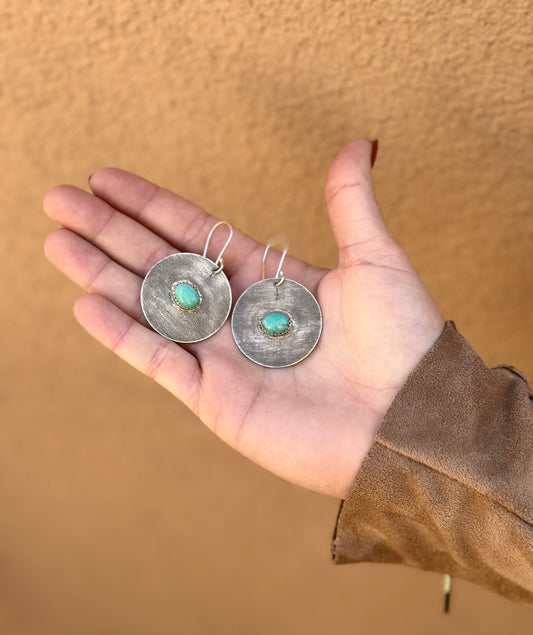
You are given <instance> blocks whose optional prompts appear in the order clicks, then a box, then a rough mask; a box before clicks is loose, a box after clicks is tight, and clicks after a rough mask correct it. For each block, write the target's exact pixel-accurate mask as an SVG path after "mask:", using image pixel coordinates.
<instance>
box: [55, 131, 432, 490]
mask: <svg viewBox="0 0 533 635" xmlns="http://www.w3.org/2000/svg"><path fill="white" fill-rule="evenodd" d="M370 154H371V145H370V143H369V142H368V141H366V140H356V141H354V142H352V143H350V144H349V145H348V146H346V147H345V148H344V149H343V150H342V151H341V152H340V154H339V155H338V156H337V157H336V159H335V161H334V162H333V165H332V167H331V169H330V171H329V174H328V178H327V181H326V191H325V193H326V202H327V205H328V211H329V214H330V218H331V224H332V227H333V231H334V233H335V236H336V239H337V243H338V247H339V265H338V267H337V268H335V269H333V270H331V271H329V270H325V269H320V268H317V267H313V266H310V265H307V264H305V263H303V262H301V261H298V260H295V259H291V258H290V257H288V258H287V260H286V261H285V264H284V272H285V276H286V277H287V278H292V279H294V280H296V281H297V282H300V283H301V284H303V285H304V286H306V287H307V288H308V289H309V290H310V291H311V292H312V293H313V294H314V295H315V296H316V297H317V299H318V301H319V304H320V306H321V309H322V313H323V320H324V326H323V333H322V337H321V339H320V341H319V343H318V346H317V348H316V349H315V351H313V353H312V354H311V355H310V356H309V357H307V358H306V359H305V360H303V361H302V362H301V363H299V364H297V365H295V366H292V367H289V368H283V369H268V368H263V367H260V366H257V365H255V364H253V363H252V362H251V361H249V360H248V359H247V358H245V357H244V356H243V355H242V354H241V353H240V351H239V350H238V349H237V347H236V345H235V342H234V341H233V337H232V334H231V327H230V324H229V322H227V323H226V324H225V325H224V326H223V327H222V329H221V330H220V331H219V332H218V333H216V334H215V335H214V336H213V337H211V338H209V339H207V340H205V341H203V342H200V343H198V344H192V345H189V346H180V345H178V344H175V343H173V342H171V341H169V340H166V339H164V338H163V337H161V336H160V335H158V334H157V333H155V332H154V331H152V330H151V329H150V328H149V327H148V326H147V323H146V321H145V319H144V316H143V314H142V311H141V307H140V301H139V295H140V289H141V284H142V280H143V277H144V275H145V274H146V272H147V271H148V269H149V268H150V267H151V266H152V265H153V264H154V263H155V262H157V261H158V260H160V259H161V258H163V257H164V256H167V255H169V254H171V253H176V252H177V251H178V250H179V251H188V252H194V253H201V252H202V250H203V246H204V242H205V239H206V236H207V234H208V232H209V230H210V228H211V227H212V226H213V225H214V224H215V222H216V220H217V219H215V218H213V217H212V216H210V215H209V214H207V213H206V212H204V211H203V210H201V209H199V208H198V207H196V206H195V205H193V204H192V203H190V202H189V201H186V200H185V199H183V198H181V197H179V196H177V195H175V194H172V193H171V192H168V191H166V190H163V189H161V188H158V187H157V186H156V185H154V184H152V183H150V182H148V181H146V180H144V179H141V178H139V177H137V176H135V175H133V174H130V173H128V172H124V171H122V170H118V169H115V168H105V169H102V170H99V171H98V172H96V173H95V174H94V175H93V176H92V177H91V181H90V185H91V188H92V190H93V192H94V195H93V194H89V193H87V192H84V191H83V190H80V189H78V188H75V187H72V186H58V187H56V188H54V189H52V190H51V191H50V192H48V194H47V195H46V197H45V199H44V209H45V211H46V212H47V213H48V215H49V216H50V217H51V218H53V219H54V220H56V221H58V222H59V223H60V224H61V225H63V227H62V228H61V229H58V230H56V231H54V232H52V233H51V234H50V235H49V236H48V237H47V240H46V244H45V252H46V255H47V257H48V258H49V259H50V261H51V262H52V263H53V264H54V265H55V266H56V267H57V268H58V269H60V270H61V271H62V272H63V273H65V274H66V275H67V276H69V277H70V278H71V279H73V280H74V281H75V282H77V283H78V284H79V285H80V286H82V287H83V288H84V289H85V290H87V291H89V293H88V294H87V295H84V296H83V297H81V298H80V299H79V300H78V301H77V302H76V304H75V307H74V311H75V315H76V317H77V319H78V320H79V322H80V323H81V324H82V326H83V327H84V328H86V329H87V331H88V332H89V333H90V334H91V335H93V336H94V337H95V338H96V339H97V340H98V341H100V342H101V343H102V344H104V346H107V347H108V348H110V349H111V350H112V351H114V352H115V353H116V354H117V355H119V356H120V357H122V358H123V359H125V360H126V361H127V362H129V363H130V364H131V365H133V366H134V367H135V368H137V369H139V370H140V371H141V372H143V373H145V374H146V375H148V376H149V377H152V378H153V379H155V380H156V381H157V382H159V383H160V384H161V385H162V386H164V387H165V388H166V389H168V390H169V391H170V392H171V393H172V394H174V395H175V396H176V397H177V398H178V399H180V400H181V401H183V402H184V403H185V404H186V405H187V406H188V407H189V408H190V409H191V410H192V411H193V412H194V413H195V414H197V415H198V416H199V417H200V419H201V420H202V421H203V422H204V423H205V424H206V425H207V426H209V428H211V429H212V430H213V432H215V433H216V434H217V435H218V436H219V437H220V438H222V439H223V440H224V441H226V442H227V443H228V444H230V445H231V446H232V447H234V448H236V449H237V450H238V451H239V452H241V453H242V454H244V455H245V456H247V457H249V458H250V459H252V460H254V461H255V462H257V463H259V464H260V465H263V466H264V467H266V468H267V469H269V470H270V471H272V472H274V473H276V474H278V475H280V476H282V477H284V478H286V479H287V480H290V481H292V482H293V483H297V484H299V485H302V486H304V487H308V488H310V489H312V490H315V491H318V492H322V493H326V494H330V495H332V496H337V497H341V498H343V497H345V496H346V494H347V492H348V490H349V487H350V485H351V483H352V481H353V479H354V477H355V475H356V474H357V471H358V469H359V467H360V465H361V463H362V461H363V459H364V457H365V455H366V453H367V452H368V450H369V448H370V446H371V445H372V442H373V439H374V436H375V433H376V431H377V429H378V428H379V425H380V422H381V421H382V419H383V417H384V415H385V413H386V411H387V410H388V408H389V406H390V404H391V403H392V401H393V399H394V397H395V395H396V394H397V392H398V391H399V389H400V388H401V386H402V385H403V383H404V382H405V380H406V379H407V376H408V375H409V373H410V372H411V371H412V370H413V368H414V367H415V366H416V365H417V363H418V362H419V361H420V359H421V358H422V357H423V355H424V354H425V353H426V352H427V351H428V350H429V348H430V347H431V345H432V344H433V342H434V341H435V340H436V339H437V337H438V336H439V334H440V332H441V330H442V328H443V326H444V321H443V319H442V317H441V316H440V314H439V311H438V309H437V307H436V305H435V303H434V302H433V300H432V298H431V296H430V295H429V293H428V291H427V290H426V288H425V286H424V285H423V283H422V281H421V280H420V278H419V277H418V275H417V273H416V271H415V270H414V269H413V267H412V265H411V264H410V262H409V260H408V258H407V256H406V255H405V253H404V252H403V251H402V250H401V249H400V247H399V246H398V245H397V244H396V243H395V242H394V240H393V239H392V237H391V236H390V234H389V233H388V232H387V229H386V227H385V225H384V222H383V220H382V217H381V214H380V212H379V208H378V206H377V203H376V201H375V198H374V194H373V190H372V184H371V178H370V169H371V166H370ZM223 233H224V232H220V234H218V235H217V234H215V235H214V236H213V240H212V247H211V248H210V253H209V254H208V256H210V257H211V258H214V257H215V256H216V254H217V253H218V252H217V249H218V248H220V246H221V244H222V242H223V240H224V236H223V235H222V234H223ZM211 249H212V252H211ZM263 250H264V246H263V245H260V244H259V243H257V242H256V241H254V240H253V239H252V238H250V237H248V236H245V235H244V234H242V233H240V232H236V233H235V236H234V239H233V241H232V243H231V244H230V246H229V247H228V250H227V251H226V253H225V255H224V270H225V272H226V274H227V276H228V278H229V280H230V284H231V287H232V290H233V295H234V298H237V297H238V296H239V295H240V294H241V293H242V292H243V291H244V290H245V289H246V288H247V287H248V286H249V285H251V284H253V283H254V282H256V281H257V280H258V279H259V277H260V272H261V259H262V255H263ZM273 261H274V257H273ZM273 266H274V265H273ZM271 275H273V273H272V274H271Z"/></svg>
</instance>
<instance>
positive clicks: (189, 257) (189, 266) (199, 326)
mask: <svg viewBox="0 0 533 635" xmlns="http://www.w3.org/2000/svg"><path fill="white" fill-rule="evenodd" d="M216 269H217V265H216V264H215V263H214V262H213V261H212V260H209V258H204V257H203V256H200V255H199V254H189V253H183V254H172V255H171V256H167V257H166V258H163V259H162V260H159V262H156V263H155V265H154V266H153V267H152V268H151V269H150V271H148V273H147V274H146V276H145V278H144V281H143V284H142V287H141V307H142V311H143V313H144V317H145V318H146V320H147V322H148V324H150V326H151V327H152V328H153V329H154V331H157V332H158V333H159V334H160V335H162V336H163V337H166V338H167V339H169V340H172V341H174V342H178V343H180V344H191V343H193V342H201V341H202V340H205V339H207V338H208V337H211V335H214V334H215V333H216V332H217V331H218V330H219V329H220V328H221V327H222V325H223V324H224V322H225V321H226V320H227V319H228V315H229V312H230V309H231V287H230V285H229V282H228V279H227V278H226V274H225V273H224V272H223V271H221V270H219V271H218V273H215V270H216ZM177 282H189V283H190V284H192V285H193V286H194V287H196V289H197V291H198V292H199V294H200V298H201V302H200V304H199V305H198V307H196V308H195V309H193V310H186V309H182V308H180V306H179V305H178V303H177V302H176V300H175V299H174V295H173V288H174V286H175V284H176V283H177Z"/></svg>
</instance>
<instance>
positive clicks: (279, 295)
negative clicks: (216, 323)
mask: <svg viewBox="0 0 533 635" xmlns="http://www.w3.org/2000/svg"><path fill="white" fill-rule="evenodd" d="M270 247H271V245H270V243H269V244H268V245H267V246H266V249H265V253H264V254H263V277H262V280H260V281H259V282H256V283H255V284H253V285H252V286H251V287H249V288H248V289H246V291H244V293H243V294H242V295H241V297H240V298H239V299H238V300H237V303H236V304H235V308H234V309H233V315H232V318H231V329H232V331H233V338H234V339H235V343H236V344H237V346H238V347H239V349H240V350H241V352H242V353H243V354H244V355H246V357H248V359H250V360H252V362H255V363H256V364H259V365H260V366H266V367H267V368H284V367H285V366H292V365H293V364H297V363H298V362H301V361H302V359H304V358H305V357H307V356H308V355H309V353H311V351H312V350H313V349H314V348H315V346H316V345H317V343H318V340H319V339H320V334H321V332H322V312H321V311H320V307H319V305H318V302H317V301H316V299H315V297H314V296H313V294H312V293H311V292H310V291H308V290H307V289H306V288H305V287H304V286H303V285H301V284H299V283H298V282H295V281H294V280H288V279H287V278H285V276H284V275H283V271H282V270H281V267H282V265H283V261H284V259H285V256H286V255H287V249H284V250H283V254H282V256H281V259H280V262H279V266H278V270H277V271H276V276H275V277H274V278H267V279H265V261H266V257H267V254H268V250H269V249H270Z"/></svg>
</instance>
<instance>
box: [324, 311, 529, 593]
mask: <svg viewBox="0 0 533 635" xmlns="http://www.w3.org/2000/svg"><path fill="white" fill-rule="evenodd" d="M332 549H333V560H334V562H335V563H337V564H342V563H346V562H389V563H401V564H405V565H409V566H412V567H417V568H419V569H428V570H431V571H438V572H441V573H448V574H450V575H452V576H456V577H459V578H464V579H465V580H470V581H472V582H475V583H477V584H480V585H482V586H484V587H486V588H488V589H491V590H492V591H495V592H497V593H500V594H501V595H503V596H506V597H507V598H509V599H511V600H516V601H519V602H523V603H526V604H530V605H533V393H532V391H531V388H530V387H529V386H528V384H527V381H526V379H525V377H524V376H523V375H522V374H521V373H520V371H518V370H516V369H515V368H513V367H512V366H498V367H496V368H488V367H487V366H485V364H484V363H483V362H482V361H481V359H480V358H479V357H478V355H477V354H476V352H475V351H474V350H473V349H472V347H471V346H470V345H469V344H468V343H467V342H466V340H465V339H464V338H463V337H462V336H461V335H460V334H459V333H458V332H457V330H456V328H455V325H454V323H453V322H447V323H446V325H445V327H444V330H443V332H442V333H441V335H440V337H439V339H438V340H437V341H436V342H435V344H434V345H433V347H432V348H431V350H430V351H429V352H428V353H427V354H426V356H425V357H424V358H423V359H422V361H421V362H420V363H419V365H418V366H417V367H416V368H415V370H414V371H413V372H412V373H411V375H410V376H409V378H408V380H407V382H406V383H405V385H404V386H403V388H402V389H401V390H400V392H399V393H398V395H397V396H396V398H395V400H394V402H393V403H392V405H391V407H390V409H389V411H388V412H387V414H386V416H385V419H384V421H383V424H382V426H381V428H380V430H379V432H378V434H377V436H376V441H375V443H374V445H373V446H372V448H371V450H370V452H369V453H368V455H367V457H366V458H365V461H364V462H363V465H362V467H361V470H360V472H359V473H358V475H357V478H356V479H355V482H354V484H353V486H352V489H351V491H350V493H349V494H348V497H347V499H346V500H345V501H343V503H342V504H341V509H340V511H339V517H338V519H337V526H336V529H335V536H334V539H333V547H332Z"/></svg>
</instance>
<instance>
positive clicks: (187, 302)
mask: <svg viewBox="0 0 533 635" xmlns="http://www.w3.org/2000/svg"><path fill="white" fill-rule="evenodd" d="M174 300H176V302H177V303H178V304H179V306H180V307H181V308H182V309H187V310H188V311H191V310H192V309H196V307H197V306H198V305H199V304H200V294H199V293H198V291H197V290H196V289H195V288H194V287H193V286H192V284H189V283H188V282H180V283H179V284H177V285H176V286H175V287H174Z"/></svg>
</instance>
